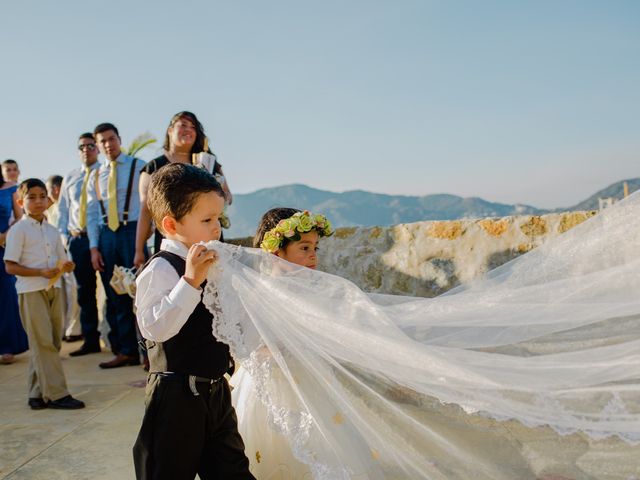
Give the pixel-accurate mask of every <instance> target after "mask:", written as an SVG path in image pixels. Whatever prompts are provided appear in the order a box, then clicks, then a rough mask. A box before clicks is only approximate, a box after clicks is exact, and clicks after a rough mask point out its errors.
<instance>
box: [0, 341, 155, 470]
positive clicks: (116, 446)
mask: <svg viewBox="0 0 640 480" xmlns="http://www.w3.org/2000/svg"><path fill="white" fill-rule="evenodd" d="M80 345H81V342H76V343H71V344H69V343H63V349H62V353H61V356H62V365H63V367H64V371H65V374H66V376H67V383H68V386H69V390H70V392H71V394H72V395H73V396H74V397H77V398H78V399H80V400H82V401H84V402H85V403H86V405H87V407H86V408H84V409H82V410H72V411H64V410H49V409H45V410H38V411H34V410H31V409H30V408H29V407H28V406H27V387H26V385H27V379H26V374H27V363H28V354H22V355H18V356H17V357H16V362H15V363H13V364H11V365H0V479H7V480H17V479H29V480H40V479H47V480H49V479H65V480H66V479H69V480H76V479H77V480H85V479H88V478H91V479H94V480H111V479H113V480H115V479H118V480H123V479H133V478H135V474H134V469H133V461H132V456H131V447H132V446H133V443H134V441H135V438H136V435H137V433H138V429H139V428H140V423H141V420H142V415H143V413H144V384H145V379H146V374H145V372H144V371H143V370H142V367H123V368H117V369H115V370H101V369H100V368H98V363H100V362H102V361H105V360H109V359H110V358H111V357H112V355H111V353H110V352H103V353H99V354H91V355H87V356H84V357H78V358H70V357H69V352H70V351H72V350H75V349H76V348H78V347H80Z"/></svg>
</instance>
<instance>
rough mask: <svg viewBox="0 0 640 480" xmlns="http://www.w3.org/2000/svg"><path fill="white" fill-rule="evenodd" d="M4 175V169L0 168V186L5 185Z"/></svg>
mask: <svg viewBox="0 0 640 480" xmlns="http://www.w3.org/2000/svg"><path fill="white" fill-rule="evenodd" d="M4 183H5V182H4V177H3V176H2V169H0V188H2V187H4Z"/></svg>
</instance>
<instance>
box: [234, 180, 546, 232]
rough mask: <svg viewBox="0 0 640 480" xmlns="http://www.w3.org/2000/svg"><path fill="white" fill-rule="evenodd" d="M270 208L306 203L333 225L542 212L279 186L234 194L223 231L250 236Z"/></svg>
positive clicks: (443, 198)
mask: <svg viewBox="0 0 640 480" xmlns="http://www.w3.org/2000/svg"><path fill="white" fill-rule="evenodd" d="M272 207H294V208H307V209H309V210H311V211H313V212H322V213H323V214H324V215H326V216H327V217H328V218H329V219H330V220H331V221H332V223H333V225H334V226H336V227H343V226H373V225H380V226H386V225H395V224H398V223H410V222H418V221H421V220H452V219H459V218H480V217H503V216H507V215H514V214H541V213H545V212H546V210H542V209H538V208H535V207H532V206H529V205H506V204H502V203H492V202H488V201H486V200H483V199H481V198H476V197H471V198H462V197H458V196H456V195H447V194H439V195H425V196H424V197H410V196H403V195H384V194H379V193H371V192H366V191H362V190H353V191H349V192H343V193H335V192H328V191H325V190H318V189H315V188H311V187H308V186H306V185H285V186H281V187H273V188H264V189H262V190H258V191H257V192H253V193H248V194H236V195H234V196H233V205H232V206H231V207H229V212H228V213H229V217H230V218H231V228H230V229H229V230H227V231H225V236H226V237H227V238H237V237H246V236H249V235H253V234H254V233H255V230H256V227H257V225H258V221H259V220H260V217H261V216H262V214H263V213H264V212H266V211H267V210H268V209H270V208H272Z"/></svg>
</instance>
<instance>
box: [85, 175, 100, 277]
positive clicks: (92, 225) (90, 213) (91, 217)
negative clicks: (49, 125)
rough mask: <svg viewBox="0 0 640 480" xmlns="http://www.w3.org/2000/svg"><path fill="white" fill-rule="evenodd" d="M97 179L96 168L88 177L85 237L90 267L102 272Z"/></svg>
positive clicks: (98, 177)
mask: <svg viewBox="0 0 640 480" xmlns="http://www.w3.org/2000/svg"><path fill="white" fill-rule="evenodd" d="M99 179H100V168H96V169H95V170H94V171H93V172H91V174H90V175H89V184H88V185H87V236H88V237H89V249H90V250H91V265H92V266H93V269H94V270H97V271H99V272H102V271H103V270H104V261H103V260H102V255H101V254H100V251H99V250H98V239H99V236H100V227H99V221H100V216H101V214H102V212H101V211H100V202H99V200H98V191H97V188H99V185H98V182H99Z"/></svg>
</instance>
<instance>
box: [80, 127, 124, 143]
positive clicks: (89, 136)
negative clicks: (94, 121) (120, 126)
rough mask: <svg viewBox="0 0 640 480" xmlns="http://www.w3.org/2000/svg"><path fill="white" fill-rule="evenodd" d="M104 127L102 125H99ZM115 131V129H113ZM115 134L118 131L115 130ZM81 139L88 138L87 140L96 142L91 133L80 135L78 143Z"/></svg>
mask: <svg viewBox="0 0 640 480" xmlns="http://www.w3.org/2000/svg"><path fill="white" fill-rule="evenodd" d="M101 125H104V124H101ZM99 126H100V125H98V127H99ZM98 127H96V129H97V128H98ZM113 128H114V129H115V127H113ZM115 132H116V134H117V133H118V130H115ZM83 138H88V139H89V140H93V141H94V142H95V141H96V137H94V136H93V133H91V132H84V133H83V134H82V135H80V136H79V137H78V141H80V140H82V139H83Z"/></svg>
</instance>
